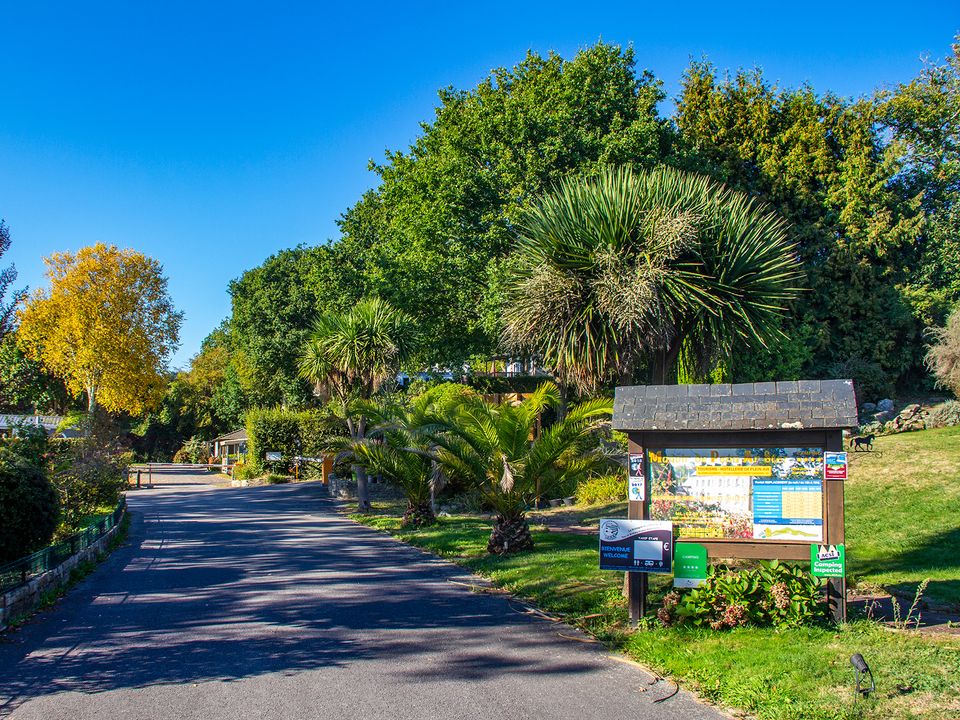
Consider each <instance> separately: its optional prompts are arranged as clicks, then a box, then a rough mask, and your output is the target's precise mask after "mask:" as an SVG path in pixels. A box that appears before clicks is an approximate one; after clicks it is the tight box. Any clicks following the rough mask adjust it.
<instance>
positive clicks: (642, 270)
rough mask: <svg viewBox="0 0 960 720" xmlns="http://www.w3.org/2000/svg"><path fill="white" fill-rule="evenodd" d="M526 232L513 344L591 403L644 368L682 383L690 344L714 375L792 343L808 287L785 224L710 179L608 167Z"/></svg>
mask: <svg viewBox="0 0 960 720" xmlns="http://www.w3.org/2000/svg"><path fill="white" fill-rule="evenodd" d="M519 227H520V230H519V232H520V239H519V243H518V246H517V255H518V256H519V258H520V264H519V266H518V267H517V269H516V271H515V274H514V276H513V279H512V289H511V292H510V294H509V302H508V304H507V305H506V307H505V310H504V313H505V325H506V341H507V344H508V345H510V346H513V347H517V348H519V349H522V350H526V351H528V352H531V353H540V354H541V355H542V356H543V359H544V362H545V363H546V365H547V366H548V367H550V368H552V369H553V371H554V372H555V373H556V374H557V376H558V377H559V379H561V380H562V381H563V382H564V383H567V384H571V385H575V386H577V387H578V388H579V389H580V390H581V391H585V392H591V391H595V390H596V389H597V388H598V387H600V386H601V385H603V384H605V383H609V382H611V381H619V382H625V383H629V382H631V381H632V380H633V377H634V373H635V371H636V369H637V368H638V367H640V366H643V365H644V364H645V365H646V367H648V368H650V369H651V370H652V374H653V379H654V381H655V382H659V383H663V382H670V381H673V380H675V379H676V375H675V373H676V366H677V360H678V357H679V356H680V352H681V349H682V348H683V345H684V343H689V347H691V348H692V349H693V354H695V355H696V356H697V357H695V358H692V360H695V361H696V362H697V364H698V365H700V366H704V367H709V365H710V363H713V362H716V361H717V360H718V359H722V358H725V357H727V356H728V355H729V353H730V350H731V348H732V346H733V345H734V344H735V343H743V344H746V345H750V346H753V347H765V346H767V345H768V344H771V343H773V342H775V341H779V340H780V339H782V337H783V335H782V333H781V332H780V323H781V320H782V312H783V308H784V306H785V304H786V302H787V301H788V300H790V299H791V298H792V297H793V296H794V295H795V291H796V284H797V282H798V281H799V280H800V273H799V271H798V263H797V260H796V258H795V257H794V254H793V247H792V245H791V243H790V242H789V241H788V240H787V228H786V225H785V224H784V222H783V221H782V220H780V219H779V218H778V217H777V216H776V215H775V214H773V213H771V212H770V211H769V210H768V209H766V208H764V207H762V206H760V205H758V204H757V203H755V202H753V201H751V200H750V199H748V198H747V197H746V196H745V195H743V194H742V193H735V192H731V191H729V190H727V189H725V188H723V187H722V186H720V185H718V184H717V183H714V182H712V181H710V180H708V179H707V178H706V177H703V176H700V175H695V174H692V173H688V172H684V171H680V170H674V169H671V168H665V167H664V168H657V169H656V170H652V171H633V170H632V169H630V168H628V167H620V168H607V169H604V170H603V171H601V172H600V173H599V175H598V176H596V177H591V178H571V179H568V180H565V181H563V182H561V183H560V185H559V187H558V188H557V190H556V191H555V192H553V193H550V194H548V195H546V196H545V197H544V198H543V199H542V200H540V201H539V202H537V203H536V204H534V205H533V206H532V207H531V208H530V210H529V211H528V212H527V214H526V215H524V216H523V217H522V218H521V220H520V223H519Z"/></svg>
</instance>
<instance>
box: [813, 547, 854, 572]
mask: <svg viewBox="0 0 960 720" xmlns="http://www.w3.org/2000/svg"><path fill="white" fill-rule="evenodd" d="M846 564H847V558H846V550H845V548H844V546H843V545H811V546H810V572H811V573H812V574H813V575H815V576H816V577H827V578H842V577H843V576H844V573H845V570H846Z"/></svg>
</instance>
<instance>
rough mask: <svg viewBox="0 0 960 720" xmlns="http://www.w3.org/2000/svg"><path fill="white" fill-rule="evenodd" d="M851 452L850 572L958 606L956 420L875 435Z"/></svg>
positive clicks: (866, 582)
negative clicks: (863, 448)
mask: <svg viewBox="0 0 960 720" xmlns="http://www.w3.org/2000/svg"><path fill="white" fill-rule="evenodd" d="M874 447H875V449H874V451H873V452H858V453H850V455H849V457H850V460H851V462H850V480H849V481H848V482H847V485H846V504H845V505H846V530H847V558H848V575H849V578H850V579H851V581H852V582H853V583H854V584H856V585H859V586H862V587H865V588H869V587H877V588H882V589H885V590H887V591H890V592H894V593H897V594H900V595H907V596H912V595H913V592H914V590H915V589H916V586H917V585H919V584H920V582H921V581H923V580H924V579H926V578H929V579H930V581H931V582H930V585H929V586H928V588H927V591H926V595H925V598H926V599H927V601H929V602H930V603H932V604H933V605H935V606H936V605H939V606H941V607H943V608H945V609H947V610H952V611H953V612H960V427H952V428H939V429H936V430H925V431H922V432H914V433H901V434H899V435H890V436H887V437H879V438H877V439H876V441H875V442H874Z"/></svg>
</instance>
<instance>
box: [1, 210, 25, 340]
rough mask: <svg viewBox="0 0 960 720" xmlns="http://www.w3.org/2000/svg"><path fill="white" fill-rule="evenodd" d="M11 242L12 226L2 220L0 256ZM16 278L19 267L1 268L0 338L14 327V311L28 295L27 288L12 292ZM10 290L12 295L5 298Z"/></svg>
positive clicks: (8, 247)
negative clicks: (9, 226)
mask: <svg viewBox="0 0 960 720" xmlns="http://www.w3.org/2000/svg"><path fill="white" fill-rule="evenodd" d="M11 243H12V241H11V240H10V228H8V227H7V224H6V223H5V222H4V221H3V220H0V257H3V255H4V253H6V252H7V250H9V249H10V245H11ZM16 279H17V269H16V268H15V267H14V266H13V265H11V266H10V267H6V268H3V269H2V270H0V338H2V337H3V336H4V335H6V334H7V333H8V332H10V330H11V329H12V328H13V324H14V323H13V320H14V312H15V311H16V308H17V304H18V303H19V302H20V301H21V300H22V299H23V298H24V297H26V291H25V290H18V291H13V292H11V290H10V286H11V285H13V283H14V281H16ZM8 292H9V293H10V297H8V298H6V299H4V297H5V296H6V295H7V293H8Z"/></svg>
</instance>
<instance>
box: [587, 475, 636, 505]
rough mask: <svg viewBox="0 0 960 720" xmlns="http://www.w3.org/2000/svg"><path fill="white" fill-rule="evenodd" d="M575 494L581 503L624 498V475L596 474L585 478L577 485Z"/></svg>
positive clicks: (625, 494) (614, 500)
mask: <svg viewBox="0 0 960 720" xmlns="http://www.w3.org/2000/svg"><path fill="white" fill-rule="evenodd" d="M575 494H576V497H577V502H578V503H579V504H581V505H593V504H595V503H607V502H619V501H621V500H626V499H627V478H626V476H625V475H598V476H596V477H591V478H587V479H586V480H583V481H581V482H580V484H579V485H577V491H576V493H575Z"/></svg>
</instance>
